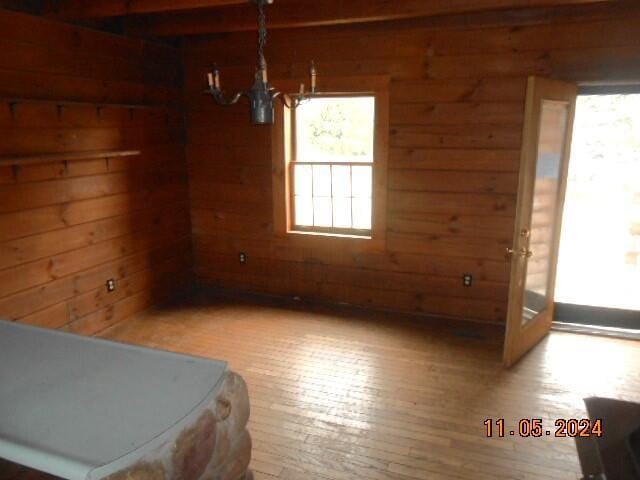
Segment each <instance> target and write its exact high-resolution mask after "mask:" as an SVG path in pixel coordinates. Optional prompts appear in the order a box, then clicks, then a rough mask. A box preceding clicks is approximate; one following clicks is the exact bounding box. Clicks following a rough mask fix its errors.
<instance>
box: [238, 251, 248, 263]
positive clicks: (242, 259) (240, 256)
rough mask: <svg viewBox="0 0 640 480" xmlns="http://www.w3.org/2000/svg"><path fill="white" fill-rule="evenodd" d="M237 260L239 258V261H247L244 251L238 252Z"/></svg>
mask: <svg viewBox="0 0 640 480" xmlns="http://www.w3.org/2000/svg"><path fill="white" fill-rule="evenodd" d="M238 260H240V263H247V254H246V253H244V252H240V254H239V255H238Z"/></svg>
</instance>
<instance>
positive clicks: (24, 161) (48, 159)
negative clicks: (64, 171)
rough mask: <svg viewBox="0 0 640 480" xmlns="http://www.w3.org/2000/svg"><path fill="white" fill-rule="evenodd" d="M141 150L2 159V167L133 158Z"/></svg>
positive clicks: (0, 160) (43, 154)
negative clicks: (94, 159)
mask: <svg viewBox="0 0 640 480" xmlns="http://www.w3.org/2000/svg"><path fill="white" fill-rule="evenodd" d="M140 153H141V152H140V150H95V151H88V152H62V153H42V154H37V155H22V156H11V157H0V167H4V166H8V165H17V166H20V165H33V164H36V163H53V162H62V161H65V162H66V161H73V160H90V159H93V158H115V157H132V156H135V155H140Z"/></svg>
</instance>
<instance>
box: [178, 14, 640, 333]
mask: <svg viewBox="0 0 640 480" xmlns="http://www.w3.org/2000/svg"><path fill="white" fill-rule="evenodd" d="M478 18H479V20H475V19H471V20H469V18H466V20H465V22H464V23H460V24H459V25H455V24H454V23H453V22H449V25H447V26H434V25H433V24H431V25H429V23H428V22H426V21H425V22H419V21H411V22H397V23H379V24H369V25H366V26H343V27H332V28H329V27H326V28H314V29H296V30H287V31H273V32H270V36H269V44H268V47H267V58H268V60H269V71H270V74H271V77H272V79H273V80H274V82H275V84H276V86H277V84H278V83H277V79H278V78H305V76H306V74H307V69H308V63H307V62H308V61H309V60H310V59H314V60H316V62H317V63H318V68H319V85H320V89H322V78H323V76H332V75H333V76H354V75H355V76H357V75H388V76H390V78H391V105H390V116H391V118H390V121H391V125H390V127H389V128H390V147H391V148H390V153H389V162H388V165H389V170H388V189H389V192H388V207H387V212H386V215H387V238H386V247H385V250H384V251H382V252H365V251H359V250H358V249H357V247H351V246H349V245H348V244H345V243H344V242H338V241H336V240H334V239H331V238H325V239H320V240H318V241H317V242H316V243H315V244H314V246H313V247H311V248H299V247H297V248H296V247H292V246H290V245H286V244H283V242H282V241H281V240H279V239H278V238H276V237H275V236H274V235H273V227H272V223H273V210H272V199H271V185H270V180H269V179H268V172H269V171H270V169H271V158H270V156H271V131H270V129H269V128H265V127H255V126H251V125H249V122H248V107H247V105H246V103H242V102H241V105H239V106H235V107H231V108H228V109H223V108H221V107H216V106H214V105H213V103H212V101H211V100H210V99H208V98H206V97H203V95H202V90H203V88H204V86H205V73H206V71H207V70H208V69H210V66H211V64H212V63H213V62H216V63H217V64H218V65H219V66H220V67H221V70H222V82H223V85H224V86H225V87H226V88H227V89H228V90H230V91H233V90H235V89H243V88H246V87H248V86H249V83H250V81H251V78H252V74H253V65H254V63H255V59H254V57H255V38H254V34H253V33H236V34H226V35H224V36H219V37H209V38H197V39H193V40H190V41H187V42H186V43H185V44H184V47H183V55H184V68H185V99H186V102H187V107H188V110H189V117H188V122H189V123H188V146H187V157H188V161H189V165H190V188H191V215H192V218H193V235H194V245H195V254H196V272H197V274H198V276H199V277H200V278H202V279H204V280H207V281H210V282H213V283H214V284H218V285H221V286H226V287H236V288H241V289H249V290H256V291H261V292H269V293H273V294H280V295H300V296H305V297H310V298H316V299H322V300H326V301H330V302H348V303H352V304H358V305H368V306H374V307H379V308H385V309H392V310H402V311H411V312H422V313H430V314H437V315H448V316H454V317H465V318H470V319H475V320H480V321H489V322H499V323H501V322H504V320H505V312H506V305H507V290H508V288H507V287H508V279H509V265H508V264H507V263H505V261H504V258H503V253H504V250H505V247H508V246H511V243H512V235H513V229H514V218H515V208H516V194H517V175H518V168H519V158H520V148H521V141H522V138H521V135H522V122H523V111H524V99H525V88H526V77H527V76H528V75H532V74H535V75H545V76H550V77H555V78H560V79H564V80H568V81H575V82H611V81H616V82H619V81H640V66H639V65H640V64H638V62H637V61H633V59H634V58H635V59H637V58H638V56H640V29H638V25H639V24H640V9H639V8H638V7H637V6H633V5H630V6H629V7H628V8H627V9H626V10H624V9H623V10H622V11H621V10H611V11H607V12H606V13H603V14H602V15H600V14H597V15H593V14H589V15H584V16H580V15H571V16H567V17H566V18H565V17H561V16H560V17H559V16H550V17H549V18H548V20H544V19H542V18H540V17H538V18H536V19H535V20H534V19H527V18H524V17H522V18H521V20H517V18H516V17H514V16H509V15H505V16H504V17H501V16H500V14H495V15H493V16H489V15H483V16H480V17H478ZM240 251H243V252H246V253H247V255H248V262H247V264H245V265H240V264H239V263H238V260H237V258H238V252H240ZM463 273H471V274H473V275H474V285H473V286H472V287H471V288H464V287H462V278H461V277H462V274H463Z"/></svg>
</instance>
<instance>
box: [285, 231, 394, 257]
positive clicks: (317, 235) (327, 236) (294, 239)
mask: <svg viewBox="0 0 640 480" xmlns="http://www.w3.org/2000/svg"><path fill="white" fill-rule="evenodd" d="M275 240H276V243H278V244H280V245H282V246H285V247H300V248H318V249H324V248H326V249H340V248H343V247H344V248H348V249H350V250H356V251H362V252H371V251H383V250H384V248H385V241H384V238H378V237H372V236H362V235H347V234H338V233H325V232H305V231H299V230H287V231H286V232H282V233H280V234H276V237H275Z"/></svg>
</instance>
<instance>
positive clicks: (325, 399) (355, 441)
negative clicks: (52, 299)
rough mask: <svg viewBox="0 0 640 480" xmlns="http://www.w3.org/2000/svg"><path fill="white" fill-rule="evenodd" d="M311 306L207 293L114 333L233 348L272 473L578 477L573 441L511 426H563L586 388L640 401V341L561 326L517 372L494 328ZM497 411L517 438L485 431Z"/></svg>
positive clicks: (256, 461) (338, 478)
mask: <svg viewBox="0 0 640 480" xmlns="http://www.w3.org/2000/svg"><path fill="white" fill-rule="evenodd" d="M311 310H313V311H309V309H295V308H284V307H278V306H273V305H272V306H264V305H252V304H244V303H240V302H238V301H236V300H231V299H227V300H206V299H199V300H198V301H191V302H188V303H186V304H183V305H175V306H173V307H169V308H164V309H157V310H154V311H152V312H149V313H147V314H144V315H141V316H138V317H137V318H134V319H131V320H129V321H126V322H125V323H122V324H120V325H117V326H116V327H114V328H112V329H110V330H109V331H107V332H104V334H103V336H104V337H107V338H111V339H115V340H122V341H126V342H133V343H137V344H142V345H147V346H151V347H155V348H162V349H167V350H175V351H180V352H188V353H191V354H195V355H202V356H206V357H214V358H224V359H227V360H228V361H229V362H230V365H231V368H232V369H233V370H235V371H237V372H238V373H240V374H241V375H243V376H244V378H245V379H246V380H247V382H248V385H249V389H250V396H251V402H252V413H251V423H250V431H251V434H252V437H253V440H254V450H253V461H252V468H253V469H254V471H255V474H256V478H257V479H265V480H266V479H276V478H277V479H283V480H285V479H286V480H301V479H324V478H326V479H335V480H343V479H356V478H357V479H372V480H374V479H375V480H386V479H430V480H431V479H462V478H473V479H487V480H488V479H496V478H497V479H501V478H504V479H551V478H553V479H556V478H563V479H564V478H578V474H579V465H578V461H577V457H576V453H575V447H574V442H573V440H571V439H563V438H555V437H553V435H552V436H550V437H544V438H518V437H509V436H508V431H509V429H512V428H516V430H517V421H518V420H519V419H520V418H542V419H543V420H544V424H545V428H549V429H550V430H552V431H554V430H555V429H554V428H553V422H554V420H555V419H556V418H583V417H584V416H585V410H584V407H583V403H582V399H583V398H584V397H587V396H592V395H598V396H608V397H615V398H621V399H625V400H633V401H640V376H639V375H638V372H639V371H640V349H639V348H638V344H637V343H635V342H631V341H624V340H614V339H609V338H601V337H591V336H584V335H575V334H568V333H559V332H558V333H556V332H554V333H552V334H551V336H550V337H549V338H547V339H546V340H545V341H544V342H543V343H542V344H541V345H540V346H539V347H538V348H536V349H535V350H534V351H533V352H532V353H531V354H530V355H528V356H527V357H526V358H525V359H524V360H523V361H522V362H521V363H520V364H519V365H517V366H516V367H514V368H513V369H511V370H510V371H505V370H503V368H502V366H501V363H500V356H501V345H500V343H499V342H497V341H495V340H493V341H487V340H486V338H491V337H494V338H495V337H496V331H495V330H493V329H492V328H491V327H475V326H468V325H462V326H461V325H458V326H456V327H454V328H451V327H449V328H447V327H446V326H443V325H441V324H430V323H429V322H425V321H423V320H416V319H407V318H406V317H401V318H397V317H395V318H394V315H392V314H378V313H362V312H361V313H348V314H341V313H335V311H334V312H331V311H329V310H323V309H318V308H314V309H311ZM425 323H429V324H428V325H425ZM477 337H485V338H484V339H483V338H477ZM487 418H494V419H495V418H504V419H505V421H506V428H507V437H506V438H490V439H489V438H486V436H485V426H484V425H483V422H484V421H485V419H487ZM604 428H605V432H606V425H605V426H604Z"/></svg>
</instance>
